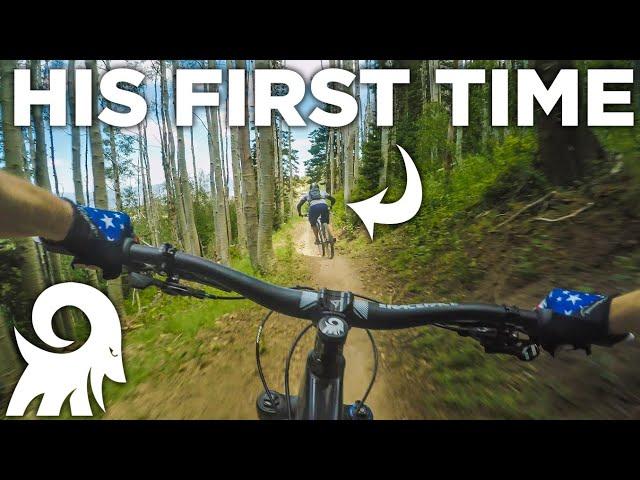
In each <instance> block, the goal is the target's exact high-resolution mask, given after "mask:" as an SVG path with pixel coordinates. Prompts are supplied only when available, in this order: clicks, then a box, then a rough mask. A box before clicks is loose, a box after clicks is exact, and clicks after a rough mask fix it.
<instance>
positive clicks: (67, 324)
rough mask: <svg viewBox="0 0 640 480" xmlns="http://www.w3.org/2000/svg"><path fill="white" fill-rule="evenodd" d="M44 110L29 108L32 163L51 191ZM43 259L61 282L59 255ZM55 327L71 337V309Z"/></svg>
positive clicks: (34, 66)
mask: <svg viewBox="0 0 640 480" xmlns="http://www.w3.org/2000/svg"><path fill="white" fill-rule="evenodd" d="M31 86H32V88H34V89H36V90H40V89H42V72H41V64H40V60H32V61H31ZM43 114H44V112H43V109H42V106H41V105H34V106H33V107H32V108H31V115H32V121H33V125H34V127H35V132H36V135H35V142H36V152H35V154H36V155H35V159H34V165H35V170H36V184H37V185H38V186H40V187H42V188H44V189H45V190H47V191H49V192H50V191H51V182H50V180H49V168H48V165H47V150H46V148H47V145H46V143H45V133H44V115H43ZM44 259H45V261H46V262H47V263H48V266H49V274H50V277H51V278H50V283H53V284H56V283H62V282H64V281H65V278H64V275H63V272H62V264H61V261H60V255H58V254H55V253H46V252H45V253H44ZM55 323H56V325H57V328H58V329H59V330H60V332H61V333H63V335H64V336H65V337H66V338H73V335H74V332H73V328H74V315H73V310H70V309H68V308H67V309H64V310H62V311H61V312H59V313H57V314H56V316H55Z"/></svg>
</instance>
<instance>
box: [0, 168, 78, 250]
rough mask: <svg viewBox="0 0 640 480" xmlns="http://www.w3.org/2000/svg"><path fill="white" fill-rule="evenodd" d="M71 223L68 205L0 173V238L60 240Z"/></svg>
mask: <svg viewBox="0 0 640 480" xmlns="http://www.w3.org/2000/svg"><path fill="white" fill-rule="evenodd" d="M72 220H73V208H72V206H71V205H70V204H69V203H68V202H65V201H64V200H62V199H60V198H58V197H56V196H55V195H53V194H51V193H49V192H47V191H46V190H44V189H42V188H40V187H36V186H35V185H33V184H31V183H29V182H28V181H26V180H24V179H21V178H18V177H15V176H13V175H10V174H8V173H6V172H2V171H0V238H6V237H34V236H40V237H45V238H48V239H50V240H54V241H61V240H64V238H65V236H66V234H67V232H68V231H69V228H70V227H71V222H72Z"/></svg>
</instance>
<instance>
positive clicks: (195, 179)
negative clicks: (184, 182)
mask: <svg viewBox="0 0 640 480" xmlns="http://www.w3.org/2000/svg"><path fill="white" fill-rule="evenodd" d="M189 146H190V147H191V163H192V164H193V186H194V188H195V190H196V197H197V196H198V192H199V191H200V187H199V185H198V169H197V168H196V148H195V146H194V145H193V127H191V128H189Z"/></svg>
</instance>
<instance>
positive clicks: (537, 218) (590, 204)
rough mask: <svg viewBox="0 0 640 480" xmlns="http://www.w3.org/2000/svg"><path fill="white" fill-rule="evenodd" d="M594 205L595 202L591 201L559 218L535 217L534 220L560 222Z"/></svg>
mask: <svg viewBox="0 0 640 480" xmlns="http://www.w3.org/2000/svg"><path fill="white" fill-rule="evenodd" d="M593 205H594V203H593V202H589V203H587V204H586V205H585V206H584V207H581V208H579V209H577V210H576V211H575V212H573V213H570V214H569V215H565V216H563V217H558V218H545V217H536V218H534V220H539V221H541V222H560V221H562V220H566V219H567V218H572V217H575V216H576V215H578V214H579V213H582V212H584V211H585V210H586V209H587V208H591V207H593Z"/></svg>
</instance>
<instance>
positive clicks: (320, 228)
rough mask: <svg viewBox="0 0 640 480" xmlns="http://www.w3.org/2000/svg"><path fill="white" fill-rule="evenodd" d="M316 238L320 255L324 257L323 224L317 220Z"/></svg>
mask: <svg viewBox="0 0 640 480" xmlns="http://www.w3.org/2000/svg"><path fill="white" fill-rule="evenodd" d="M318 240H319V241H320V247H321V251H322V256H323V257H324V256H325V252H326V248H325V247H326V242H325V235H324V224H323V223H322V222H318Z"/></svg>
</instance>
